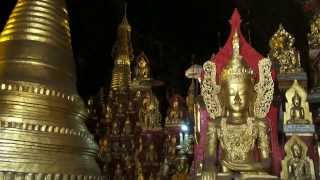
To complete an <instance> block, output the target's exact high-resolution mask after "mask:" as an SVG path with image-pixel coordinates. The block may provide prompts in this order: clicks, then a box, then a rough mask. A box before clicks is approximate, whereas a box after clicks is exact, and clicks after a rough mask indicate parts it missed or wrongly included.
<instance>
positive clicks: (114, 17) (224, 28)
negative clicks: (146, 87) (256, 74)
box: [0, 0, 308, 96]
mask: <svg viewBox="0 0 320 180" xmlns="http://www.w3.org/2000/svg"><path fill="white" fill-rule="evenodd" d="M15 2H16V0H1V1H0V29H2V27H3V26H4V23H5V21H6V19H7V18H8V15H9V14H10V12H11V10H12V8H13V6H14V4H15ZM127 2H128V19H129V22H130V24H131V25H132V27H133V32H132V38H133V45H134V49H135V54H136V55H138V54H139V53H140V52H141V51H142V50H143V51H145V53H146V54H147V56H148V57H149V58H150V59H151V64H152V72H153V76H154V77H156V78H157V79H161V80H163V81H165V82H166V85H167V86H166V87H165V88H171V89H174V91H176V92H178V93H182V94H183V93H185V92H186V90H187V89H186V88H187V85H188V83H189V82H188V80H187V79H185V78H184V70H185V69H186V68H187V67H189V66H190V65H191V63H192V62H194V63H202V62H204V61H205V60H206V59H208V58H210V56H211V54H212V53H215V52H217V51H218V49H219V44H220V45H221V44H223V43H224V41H225V39H226V37H227V36H228V32H229V25H228V19H229V17H230V16H231V13H232V11H233V9H234V8H235V7H237V8H238V9H239V11H240V13H241V15H242V19H243V21H242V31H243V33H244V34H245V35H246V36H247V38H248V34H249V31H250V32H251V42H252V45H253V47H255V48H256V49H257V50H258V51H259V52H261V53H262V54H264V55H266V54H267V52H268V40H269V38H270V37H271V35H272V34H273V33H274V32H275V31H276V29H277V27H278V25H279V23H282V24H283V25H284V26H285V28H286V29H287V30H288V31H289V32H290V33H292V34H293V35H294V36H295V37H296V46H297V47H298V48H299V50H300V51H301V52H302V61H303V62H306V61H307V60H306V57H307V40H306V34H307V31H308V22H307V18H306V17H305V16H304V15H303V11H302V8H301V4H299V3H297V2H296V1H293V0H260V1H257V0H238V1H236V0H234V1H232V0H229V1H226V0H202V1H199V0H185V1H174V0H128V1H127ZM123 4H124V0H90V1H85V0H69V1H68V9H69V13H70V19H71V31H72V41H73V49H74V54H75V58H76V63H77V70H78V71H77V72H78V89H79V92H80V94H81V95H83V96H88V95H90V94H94V93H96V92H97V91H98V89H99V87H101V86H103V85H105V84H108V83H109V80H110V76H111V69H112V65H113V61H112V59H111V56H110V52H111V48H112V45H113V43H114V41H115V35H116V34H115V33H116V27H117V24H118V23H119V21H120V20H121V16H122V9H123ZM218 34H220V35H218ZM192 54H194V55H195V58H194V59H193V60H192V59H191V55H192Z"/></svg>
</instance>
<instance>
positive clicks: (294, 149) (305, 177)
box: [281, 136, 315, 180]
mask: <svg viewBox="0 0 320 180" xmlns="http://www.w3.org/2000/svg"><path fill="white" fill-rule="evenodd" d="M285 151H286V157H285V159H284V160H283V161H282V171H281V179H285V180H314V179H315V176H314V167H313V162H312V160H311V159H310V158H308V157H307V146H306V145H305V144H304V142H303V141H301V140H300V139H299V137H298V136H293V137H291V138H290V140H289V141H288V142H287V144H286V145H285Z"/></svg>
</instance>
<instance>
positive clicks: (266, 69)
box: [254, 58, 274, 118]
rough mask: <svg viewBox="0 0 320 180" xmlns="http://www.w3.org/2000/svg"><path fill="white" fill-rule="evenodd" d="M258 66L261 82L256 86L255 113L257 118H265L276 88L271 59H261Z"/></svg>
mask: <svg viewBox="0 0 320 180" xmlns="http://www.w3.org/2000/svg"><path fill="white" fill-rule="evenodd" d="M258 67H259V82H258V83H257V84H256V85H255V87H254V90H255V91H256V92H257V98H256V101H255V103H254V114H255V117H257V118H264V117H266V115H267V113H268V112H269V109H270V105H271V102H272V99H273V90H274V82H273V80H272V76H271V73H270V71H271V61H270V59H269V58H263V59H261V60H260V61H259V64H258Z"/></svg>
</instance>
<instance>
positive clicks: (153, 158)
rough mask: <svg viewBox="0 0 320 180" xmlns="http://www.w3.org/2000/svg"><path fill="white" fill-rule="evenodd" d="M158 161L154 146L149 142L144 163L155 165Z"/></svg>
mask: <svg viewBox="0 0 320 180" xmlns="http://www.w3.org/2000/svg"><path fill="white" fill-rule="evenodd" d="M157 161H158V154H157V151H156V148H155V146H154V144H153V143H151V144H150V145H149V146H148V149H147V152H146V159H145V163H146V165H157Z"/></svg>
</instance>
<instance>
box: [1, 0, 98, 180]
mask: <svg viewBox="0 0 320 180" xmlns="http://www.w3.org/2000/svg"><path fill="white" fill-rule="evenodd" d="M0 62H1V63H0V69H1V73H0V107H1V108H0V129H1V131H0V147H1V154H2V155H1V157H0V179H7V178H8V179H34V178H36V179H39V180H42V179H48V180H51V179H65V180H68V179H75V178H79V179H85V178H93V179H98V178H99V175H100V170H99V168H98V165H97V163H96V162H95V157H96V154H97V150H98V147H97V145H96V144H95V142H94V139H93V136H92V135H91V134H90V133H89V132H88V130H87V128H86V126H85V124H84V121H85V120H86V119H87V113H88V112H87V111H86V109H85V107H84V103H83V101H82V99H81V98H80V97H79V95H78V93H77V89H76V76H75V66H74V59H73V54H72V47H71V38H70V29H69V23H68V12H67V9H66V4H65V1H64V0H45V1H44V0H18V2H17V4H16V6H15V8H14V9H13V11H12V13H11V15H10V17H9V20H8V21H7V23H6V25H5V27H4V30H3V31H2V33H1V35H0Z"/></svg>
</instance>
